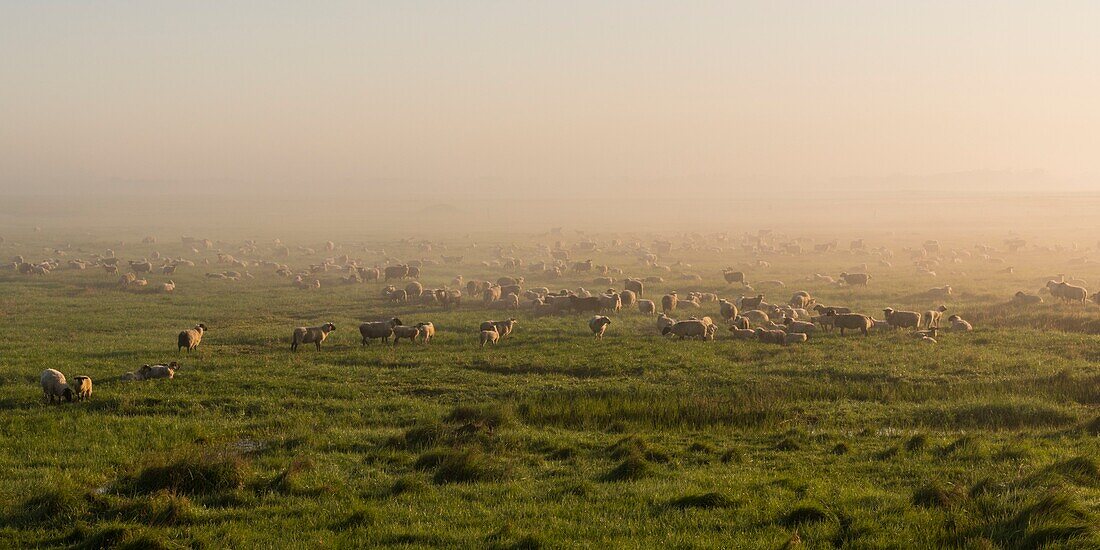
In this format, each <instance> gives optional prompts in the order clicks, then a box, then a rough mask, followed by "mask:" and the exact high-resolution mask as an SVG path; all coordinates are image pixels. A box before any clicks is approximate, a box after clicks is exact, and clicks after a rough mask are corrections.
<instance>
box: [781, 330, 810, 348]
mask: <svg viewBox="0 0 1100 550" xmlns="http://www.w3.org/2000/svg"><path fill="white" fill-rule="evenodd" d="M809 340H810V337H809V335H807V334H805V333H802V332H788V333H786V336H784V337H783V345H784V346H789V345H791V344H802V343H805V342H808V341H809Z"/></svg>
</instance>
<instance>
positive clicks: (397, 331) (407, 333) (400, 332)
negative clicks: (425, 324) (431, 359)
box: [393, 325, 420, 346]
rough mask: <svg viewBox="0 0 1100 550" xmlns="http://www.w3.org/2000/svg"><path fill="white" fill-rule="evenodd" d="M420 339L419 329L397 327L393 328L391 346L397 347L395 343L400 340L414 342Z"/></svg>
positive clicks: (403, 326)
mask: <svg viewBox="0 0 1100 550" xmlns="http://www.w3.org/2000/svg"><path fill="white" fill-rule="evenodd" d="M419 337H420V327H410V326H405V325H397V326H396V327H393V345H395V346H396V345H397V342H398V341H399V340H401V339H402V338H405V339H406V340H409V341H411V342H416V339H417V338H419Z"/></svg>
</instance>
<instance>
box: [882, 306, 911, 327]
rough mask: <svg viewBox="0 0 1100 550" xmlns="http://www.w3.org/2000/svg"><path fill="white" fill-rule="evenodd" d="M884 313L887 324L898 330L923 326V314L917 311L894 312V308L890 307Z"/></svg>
mask: <svg viewBox="0 0 1100 550" xmlns="http://www.w3.org/2000/svg"><path fill="white" fill-rule="evenodd" d="M882 313H883V315H885V316H886V322H887V323H890V326H892V327H894V328H896V329H898V328H920V326H921V322H920V321H921V314H920V313H917V312H916V311H894V308H892V307H888V308H886V309H884V310H882Z"/></svg>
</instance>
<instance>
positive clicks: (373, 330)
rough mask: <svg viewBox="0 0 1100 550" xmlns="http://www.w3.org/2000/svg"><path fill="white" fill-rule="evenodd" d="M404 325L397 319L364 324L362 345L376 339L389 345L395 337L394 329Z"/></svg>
mask: <svg viewBox="0 0 1100 550" xmlns="http://www.w3.org/2000/svg"><path fill="white" fill-rule="evenodd" d="M402 324H403V323H402V322H401V319H398V318H397V317H394V318H393V319H390V320H389V321H371V322H366V323H363V324H361V325H359V334H360V335H362V337H363V341H362V342H361V343H360V345H362V346H365V345H367V342H368V341H369V340H374V339H376V338H378V339H381V340H382V343H384V344H388V343H389V341H390V336H393V327H396V326H399V325H402ZM433 332H434V329H433Z"/></svg>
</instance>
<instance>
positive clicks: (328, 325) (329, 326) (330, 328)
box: [322, 323, 336, 332]
mask: <svg viewBox="0 0 1100 550" xmlns="http://www.w3.org/2000/svg"><path fill="white" fill-rule="evenodd" d="M322 328H323V329H324V331H325V332H332V331H334V330H336V325H334V324H332V323H325V325H324V326H323V327H322Z"/></svg>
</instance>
